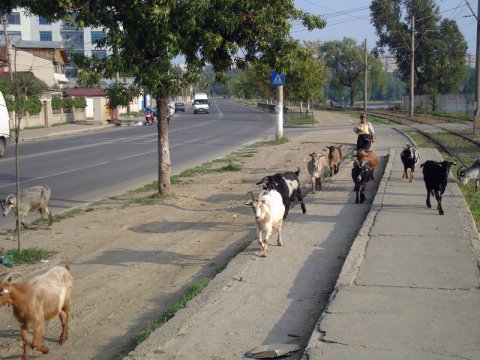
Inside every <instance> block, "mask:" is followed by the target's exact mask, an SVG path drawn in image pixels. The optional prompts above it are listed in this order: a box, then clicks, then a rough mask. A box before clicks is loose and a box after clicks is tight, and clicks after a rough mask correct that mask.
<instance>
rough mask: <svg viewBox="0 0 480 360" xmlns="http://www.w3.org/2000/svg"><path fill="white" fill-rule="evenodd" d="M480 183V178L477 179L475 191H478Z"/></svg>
mask: <svg viewBox="0 0 480 360" xmlns="http://www.w3.org/2000/svg"><path fill="white" fill-rule="evenodd" d="M479 185H480V179H477V180H475V192H477V191H478V186H479Z"/></svg>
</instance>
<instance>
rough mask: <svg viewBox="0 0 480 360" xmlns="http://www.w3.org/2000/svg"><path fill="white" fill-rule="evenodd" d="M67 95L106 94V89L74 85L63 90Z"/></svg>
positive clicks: (89, 95)
mask: <svg viewBox="0 0 480 360" xmlns="http://www.w3.org/2000/svg"><path fill="white" fill-rule="evenodd" d="M65 95H67V96H88V97H91V96H107V90H105V89H99V88H82V87H75V88H71V89H67V90H65Z"/></svg>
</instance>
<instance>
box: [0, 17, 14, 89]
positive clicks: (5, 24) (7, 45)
mask: <svg viewBox="0 0 480 360" xmlns="http://www.w3.org/2000/svg"><path fill="white" fill-rule="evenodd" d="M2 23H3V34H4V35H5V55H6V56H7V63H8V73H9V74H10V82H12V83H13V73H12V62H11V61H10V36H9V35H8V18H7V15H6V14H3V15H2Z"/></svg>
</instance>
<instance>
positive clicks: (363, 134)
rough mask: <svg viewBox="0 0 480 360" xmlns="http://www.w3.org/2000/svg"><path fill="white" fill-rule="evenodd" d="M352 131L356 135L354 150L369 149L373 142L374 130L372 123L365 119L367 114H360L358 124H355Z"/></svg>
mask: <svg viewBox="0 0 480 360" xmlns="http://www.w3.org/2000/svg"><path fill="white" fill-rule="evenodd" d="M353 131H354V132H355V133H356V134H357V135H358V138H357V148H356V150H357V151H359V150H361V149H365V150H369V149H370V146H371V145H372V143H373V142H375V130H374V129H373V125H372V124H371V123H370V122H369V121H367V115H366V114H365V113H362V114H361V115H360V124H358V125H357V126H355V128H354V129H353Z"/></svg>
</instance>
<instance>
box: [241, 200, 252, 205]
mask: <svg viewBox="0 0 480 360" xmlns="http://www.w3.org/2000/svg"><path fill="white" fill-rule="evenodd" d="M252 204H253V201H252V200H248V201H246V202H244V203H243V205H247V206H252Z"/></svg>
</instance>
